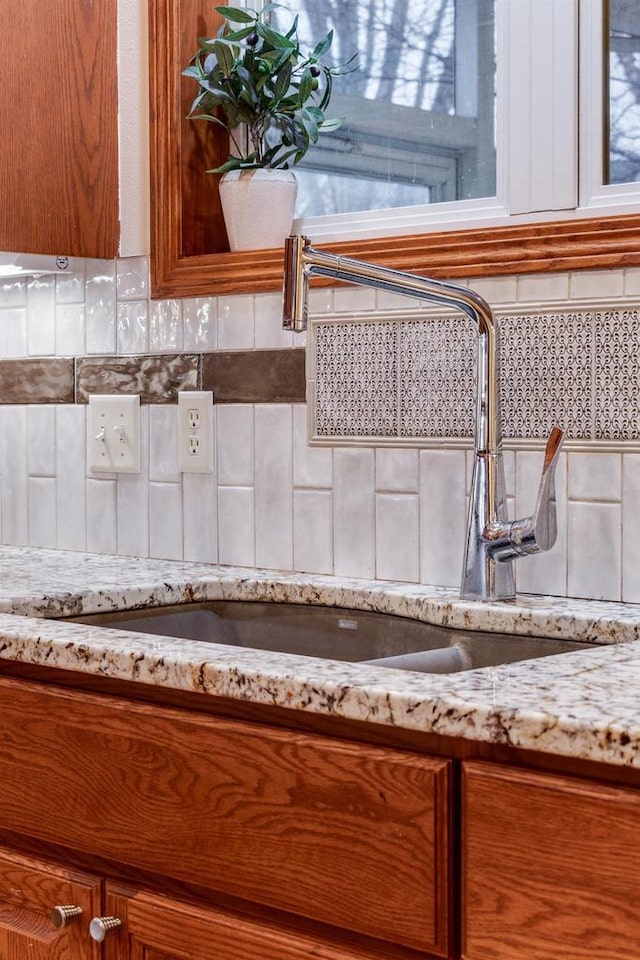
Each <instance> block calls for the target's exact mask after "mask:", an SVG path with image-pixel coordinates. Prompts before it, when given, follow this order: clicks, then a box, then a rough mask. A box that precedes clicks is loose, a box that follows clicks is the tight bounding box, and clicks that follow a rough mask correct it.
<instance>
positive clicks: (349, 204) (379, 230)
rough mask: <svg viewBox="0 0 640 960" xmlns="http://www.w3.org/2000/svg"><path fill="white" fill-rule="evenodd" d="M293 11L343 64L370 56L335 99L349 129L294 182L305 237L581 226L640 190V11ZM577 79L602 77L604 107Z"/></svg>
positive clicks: (467, 4)
mask: <svg viewBox="0 0 640 960" xmlns="http://www.w3.org/2000/svg"><path fill="white" fill-rule="evenodd" d="M247 2H249V0H247ZM289 7H290V8H291V7H293V9H295V10H296V11H297V12H299V14H300V24H301V33H302V35H303V36H304V35H305V31H306V33H307V36H308V37H309V41H310V43H311V41H312V38H313V39H317V38H318V37H319V36H322V35H324V33H326V31H327V30H328V29H329V28H333V29H334V32H335V37H336V40H335V43H334V47H335V51H334V55H335V57H336V59H337V60H338V61H340V60H346V59H347V58H348V56H349V55H350V54H351V53H352V52H353V50H354V49H358V50H359V51H360V69H359V70H358V71H357V72H356V73H353V74H350V75H348V76H347V77H344V78H341V80H340V82H339V83H338V84H337V85H336V88H335V94H334V98H333V100H332V113H335V114H337V115H342V116H345V118H346V120H345V123H344V125H343V127H342V128H341V129H340V130H338V131H337V132H335V133H332V134H329V135H326V136H324V137H321V139H320V142H319V144H318V145H317V146H316V147H314V149H313V150H311V151H310V152H309V153H308V154H307V157H306V158H305V160H304V161H303V163H302V164H301V165H300V167H298V168H297V171H298V172H299V179H300V185H301V186H300V199H299V208H298V211H297V213H298V216H299V218H300V221H299V228H300V229H302V230H304V232H305V233H309V234H310V235H311V236H312V237H313V238H317V239H322V240H338V239H350V238H356V237H366V236H379V235H391V234H393V233H398V234H399V233H406V232H407V231H408V230H421V229H422V230H424V229H428V228H431V226H432V225H434V224H442V225H443V226H444V227H448V226H459V225H460V223H461V221H462V222H466V223H469V224H470V225H471V224H473V223H478V224H480V223H495V224H499V223H508V222H523V221H524V220H525V219H526V218H535V219H541V218H543V217H546V218H550V216H551V217H553V216H555V214H554V213H553V212H554V211H567V215H581V208H582V207H584V211H583V212H585V211H586V210H588V208H589V207H590V206H592V205H601V204H602V202H603V201H607V203H609V204H610V205H611V202H612V200H613V199H614V198H615V197H616V194H615V193H614V192H611V191H610V190H606V189H604V190H603V188H606V187H607V186H608V185H609V184H619V183H625V184H628V183H629V182H635V181H638V180H640V148H639V147H638V133H639V132H640V105H639V100H640V47H639V45H638V39H637V38H638V35H639V34H640V9H639V8H640V4H638V3H637V0H495V2H494V0H340V2H336V0H291V2H290V3H289ZM273 15H274V17H276V18H277V15H278V13H277V10H276V11H274V14H273ZM607 23H608V24H609V28H608V29H607ZM580 24H582V35H580ZM607 37H608V38H609V43H608V44H606V50H605V53H604V54H603V44H605V41H606V40H607ZM603 56H604V57H605V58H606V57H608V66H609V71H608V74H609V77H610V82H609V97H608V100H607V101H606V102H605V95H604V92H603V90H602V85H601V82H600V79H599V78H600V77H601V76H602V75H603V67H604V66H606V62H605V63H603ZM496 59H497V65H496ZM581 72H582V73H584V74H586V75H587V76H588V77H589V80H590V82H591V84H592V85H593V83H594V77H595V78H598V79H597V81H596V82H597V84H598V86H599V87H600V89H599V90H598V91H597V95H595V96H594V95H593V94H594V91H593V90H591V91H590V95H589V96H587V97H585V96H582V97H581V98H580V97H579V77H580V73H581ZM584 91H585V88H584V84H583V90H582V93H583V94H584ZM579 111H581V113H580V112H579ZM607 130H610V133H611V143H610V151H609V152H608V153H607V159H606V161H605V160H603V146H602V144H603V139H605V138H606V136H607ZM587 131H592V139H591V142H590V143H589V142H588V139H587V136H586V134H587ZM586 153H588V154H590V161H588V162H584V161H583V171H584V173H585V174H587V176H586V178H585V180H584V182H580V181H579V179H578V170H579V162H578V157H579V155H580V156H583V155H585V154H586ZM623 194H624V195H626V197H625V196H623V197H622V201H623V202H627V203H628V202H629V201H630V199H631V198H633V200H634V201H636V200H637V199H638V198H640V191H639V190H638V188H636V187H634V188H633V190H632V191H630V192H629V191H628V190H627V191H624V192H623ZM579 197H580V198H581V199H580V202H579ZM620 199H621V198H620V196H618V200H620ZM612 212H613V206H612Z"/></svg>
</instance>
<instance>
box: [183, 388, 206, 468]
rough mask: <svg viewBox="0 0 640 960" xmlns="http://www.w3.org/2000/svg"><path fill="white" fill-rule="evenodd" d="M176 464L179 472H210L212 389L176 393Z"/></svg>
mask: <svg viewBox="0 0 640 960" xmlns="http://www.w3.org/2000/svg"><path fill="white" fill-rule="evenodd" d="M178 467H179V469H180V470H181V471H182V472H183V473H213V392H212V391H211V390H183V391H181V392H180V393H178Z"/></svg>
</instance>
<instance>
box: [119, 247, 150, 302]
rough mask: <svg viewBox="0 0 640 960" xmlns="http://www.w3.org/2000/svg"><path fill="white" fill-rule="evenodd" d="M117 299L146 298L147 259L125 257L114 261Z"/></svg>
mask: <svg viewBox="0 0 640 960" xmlns="http://www.w3.org/2000/svg"><path fill="white" fill-rule="evenodd" d="M116 295H117V297H118V300H146V299H147V297H148V296H149V260H148V258H147V257H125V258H123V259H120V260H118V261H117V263H116Z"/></svg>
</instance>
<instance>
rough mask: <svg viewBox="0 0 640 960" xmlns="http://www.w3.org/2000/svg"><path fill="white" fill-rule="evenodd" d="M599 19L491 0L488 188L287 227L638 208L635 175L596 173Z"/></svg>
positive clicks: (521, 218) (593, 8)
mask: <svg viewBox="0 0 640 960" xmlns="http://www.w3.org/2000/svg"><path fill="white" fill-rule="evenodd" d="M249 5H253V4H251V3H250V4H249ZM603 21H604V17H603V2H602V0H496V60H497V76H496V89H497V102H496V133H497V157H496V196H495V197H489V198H481V199H478V200H455V201H450V202H443V203H435V204H430V205H424V206H415V207H396V208H390V209H388V210H374V211H355V212H350V213H344V214H337V215H334V216H331V217H306V218H302V219H299V220H297V221H296V224H295V227H294V229H296V230H297V231H299V232H302V233H305V234H306V235H308V236H310V237H311V238H312V239H313V240H314V241H321V242H323V243H327V242H334V241H341V240H359V239H368V238H375V237H389V236H400V235H404V234H420V233H428V232H431V231H434V230H437V231H443V230H456V229H460V228H461V227H485V226H486V227H488V228H491V227H499V226H506V225H509V224H519V223H528V222H546V221H553V220H570V219H573V218H584V217H589V216H604V215H615V214H621V213H630V212H632V211H635V212H637V211H638V210H639V209H640V184H638V183H631V184H614V185H603V182H602V181H603V153H604V147H603V133H604V129H603V128H604V124H603V107H604V90H603V86H602V77H603V75H604V74H603V67H604V64H603V51H604V38H603V30H604V22H603ZM532 38H533V41H534V42H531V41H532Z"/></svg>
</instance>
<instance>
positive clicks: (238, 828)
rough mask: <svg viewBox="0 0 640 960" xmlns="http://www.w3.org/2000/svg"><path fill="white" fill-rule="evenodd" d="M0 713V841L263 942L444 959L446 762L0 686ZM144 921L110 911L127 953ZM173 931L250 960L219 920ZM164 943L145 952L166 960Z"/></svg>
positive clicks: (140, 913) (147, 908)
mask: <svg viewBox="0 0 640 960" xmlns="http://www.w3.org/2000/svg"><path fill="white" fill-rule="evenodd" d="M0 702H2V704H3V709H2V713H1V714H0V740H1V742H2V749H1V750H0V830H2V831H5V832H10V833H11V834H14V835H18V836H27V837H32V838H36V839H38V840H40V841H42V842H44V843H46V844H51V845H56V847H66V848H68V849H70V850H72V851H75V852H76V853H77V854H81V855H82V856H83V857H84V858H85V860H86V858H87V857H89V858H95V860H96V862H101V863H102V862H109V863H115V864H120V865H122V873H123V875H125V876H129V875H130V874H131V872H132V871H138V872H144V874H145V875H146V876H153V877H160V878H165V879H166V880H170V881H171V882H172V884H173V885H174V886H175V885H176V884H197V885H198V887H199V888H200V889H202V890H203V891H208V892H210V893H211V895H212V896H217V897H220V896H222V897H224V898H226V899H227V900H229V899H232V900H233V903H238V904H246V905H255V907H256V908H259V910H260V913H261V916H262V917H263V925H264V917H265V916H267V917H268V916H270V915H271V913H270V911H274V913H273V915H274V916H277V917H279V918H282V917H286V916H290V917H291V922H292V923H293V922H294V921H295V925H296V926H297V929H298V930H299V931H300V930H301V929H303V928H304V929H305V930H306V929H309V930H310V929H312V928H313V930H315V929H316V928H318V927H319V926H320V925H322V928H323V929H325V930H327V931H330V932H331V931H333V933H331V934H329V933H327V934H326V936H327V937H328V938H329V940H330V939H331V937H334V939H335V938H336V937H337V938H338V939H340V938H341V937H344V938H345V939H346V940H348V941H349V942H351V941H353V940H354V937H355V939H356V940H357V941H359V942H361V941H362V940H363V938H366V942H370V943H372V944H374V945H375V943H378V944H379V948H378V949H380V950H383V949H388V945H389V944H394V945H397V946H401V947H403V948H411V949H413V950H420V951H424V952H427V953H429V955H431V956H432V955H436V956H441V957H447V956H449V955H450V952H451V950H450V921H449V913H450V903H449V896H450V894H449V889H450V836H449V813H448V809H449V791H450V782H449V769H450V761H448V760H442V759H435V758H431V757H425V756H422V755H418V754H414V753H410V752H406V751H401V750H394V749H388V748H384V747H376V746H369V745H363V744H356V743H349V742H343V741H341V740H337V739H333V738H331V737H324V736H319V735H316V734H307V733H300V732H293V731H290V730H283V729H277V728H271V727H269V726H262V725H260V726H258V725H255V724H251V723H247V722H238V721H234V720H225V719H221V718H217V717H211V716H207V715H205V714H200V713H198V712H193V711H185V710H182V709H178V708H170V707H164V706H156V705H148V704H143V703H134V702H130V701H128V700H125V699H121V698H113V697H106V696H102V695H96V694H88V693H83V692H76V691H69V690H64V689H56V688H55V687H46V686H42V685H39V684H32V683H27V682H23V681H15V680H9V679H2V680H0ZM26 770H28V776H25V771H26ZM51 811H55V816H52V815H51ZM79 811H81V814H79ZM164 906H165V907H166V908H167V909H169V907H167V904H164ZM156 908H157V909H158V910H159V907H157V904H156V901H155V900H153V899H151V900H150V899H149V898H148V897H145V896H143V895H142V894H139V895H138V896H134V898H133V900H132V901H131V902H130V903H128V904H127V915H128V916H130V917H133V918H134V919H135V922H136V923H137V924H138V925H139V926H138V927H137V928H136V929H137V930H138V933H136V934H135V936H136V937H138V938H139V939H140V941H141V942H142V943H146V942H147V939H148V937H149V936H150V934H149V933H148V932H146V931H148V929H150V928H151V927H154V926H157V925H156V924H155V921H154V922H151V921H150V922H149V924H150V926H149V925H145V924H146V923H147V922H146V920H145V919H144V918H145V917H148V916H150V915H151V913H153V911H154V910H156ZM106 909H107V914H108V913H109V912H110V910H111V908H110V907H109V906H107V908H106ZM113 909H114V910H115V911H116V913H117V911H118V910H119V909H120V907H119V906H117V907H115V906H114V907H113ZM170 910H171V912H172V915H175V916H176V917H178V919H179V917H180V916H181V915H182V914H181V913H180V911H181V910H182V907H179V906H175V905H174V906H170ZM188 916H189V921H188V922H189V924H192V926H193V930H194V931H195V932H194V937H195V938H196V940H197V938H198V937H199V936H200V934H199V933H198V932H197V931H198V930H200V927H201V926H202V925H203V924H205V925H206V923H210V925H211V929H212V933H211V936H214V934H215V937H217V938H220V943H221V946H220V948H219V950H218V948H216V951H212V953H211V955H216V956H218V955H219V956H221V957H223V958H226V957H229V958H230V960H232V958H234V960H235V957H236V956H237V957H238V960H239V958H240V956H247V957H251V956H253V955H255V956H256V957H258V956H260V957H262V956H263V954H262V953H260V952H256V951H257V948H256V949H254V947H253V946H251V944H253V943H254V941H256V942H257V940H256V938H259V937H263V936H266V934H265V933H264V931H263V930H262V929H261V931H258V929H257V927H256V926H255V923H254V924H253V925H252V924H251V923H249V922H248V921H247V922H246V923H245V926H244V927H242V930H243V936H244V937H246V942H247V944H248V946H247V949H246V952H245V954H244V955H243V954H242V953H238V952H237V949H236V948H235V947H232V946H231V945H230V944H229V943H227V939H228V933H227V932H225V931H227V928H228V919H225V916H224V915H223V914H218V913H213V912H211V910H210V909H209V913H208V914H207V916H208V918H209V919H208V920H206V919H203V915H202V914H201V913H198V912H197V911H196V912H195V913H194V914H193V915H192V914H191V913H189V914H188ZM185 922H186V921H185ZM279 923H280V924H281V926H282V923H283V921H282V919H280V920H279ZM301 924H302V927H301V926H300V925H301ZM305 924H306V926H305ZM284 926H285V927H286V923H285V924H284ZM163 929H164V927H163ZM167 929H168V928H167ZM176 929H178V928H176ZM265 929H266V928H265ZM274 929H275V928H274ZM278 929H279V930H280V932H279V933H278V934H277V935H276V934H275V933H274V934H273V936H275V937H276V939H275V940H274V941H273V943H274V946H273V957H274V960H275V957H276V955H277V949H276V947H277V944H278V943H279V941H278V936H279V937H280V938H281V939H283V943H284V944H285V946H286V949H285V947H282V951H283V952H281V953H280V956H282V957H284V958H291V960H294V958H297V957H298V956H306V955H308V954H309V953H311V952H312V949H314V948H312V946H310V945H309V944H313V943H316V945H317V942H318V934H315V933H314V934H313V936H312V935H311V934H309V933H300V932H299V933H298V935H297V937H298V938H297V939H296V936H294V934H293V933H287V932H285V933H282V930H281V928H278ZM124 935H125V934H124V933H122V934H117V935H115V940H114V942H119V941H121V940H122V937H124ZM269 936H271V934H269ZM145 938H146V939H145ZM314 938H315V939H314ZM109 939H110V940H111V939H112V938H111V936H110V937H109ZM267 939H268V937H267ZM170 942H171V941H170V937H169V934H168V933H167V939H166V942H165V941H163V943H164V946H163V945H156V946H154V947H153V949H154V950H156V949H157V950H159V956H163V955H168V956H171V947H170ZM269 942H270V943H271V940H269ZM327 942H329V941H327ZM385 945H387V947H385ZM145 949H146V947H145ZM149 949H151V946H150V947H149ZM203 949H204V948H203ZM269 949H271V948H269ZM278 949H279V947H278ZM331 949H333V948H331ZM336 949H337V948H336ZM354 949H355V948H354ZM163 950H164V951H165V954H163V952H162V951H163ZM234 950H235V951H236V952H234ZM252 951H253V953H252ZM305 951H306V952H305ZM327 951H328V952H327ZM327 951H325V953H324V954H323V955H325V956H327V957H330V956H333V955H334V954H332V953H331V950H330V948H329V946H327ZM343 953H344V956H345V957H347V956H349V952H348V951H347V950H346V947H344V950H343ZM375 954H376V949H375V946H372V947H371V949H370V950H369V952H367V951H366V950H365V948H364V947H362V949H361V951H360V953H358V952H357V950H356V951H355V952H354V953H353V956H354V957H355V956H357V957H360V956H363V957H364V956H367V957H368V956H370V955H375ZM0 955H1V954H0ZM141 955H142V956H146V955H147V954H144V952H143V953H142V954H141ZM152 955H153V953H151V954H149V956H152ZM335 955H336V958H337V957H338V956H339V953H337V954H335ZM132 956H135V957H136V958H137V957H138V954H137V953H135V952H134V953H133V954H132ZM194 956H199V954H197V953H196V954H194ZM202 956H203V957H204V956H206V952H203V953H202ZM264 956H265V957H266V958H267V960H269V958H270V957H271V953H266V954H264Z"/></svg>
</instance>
